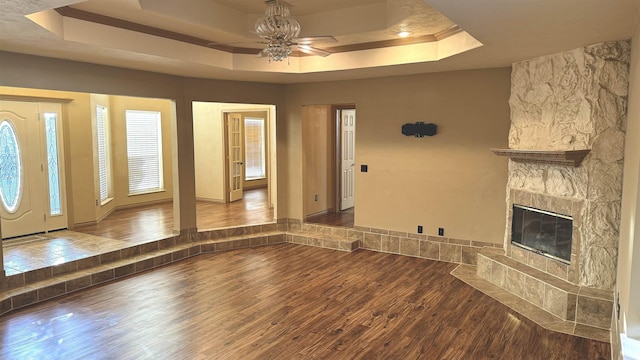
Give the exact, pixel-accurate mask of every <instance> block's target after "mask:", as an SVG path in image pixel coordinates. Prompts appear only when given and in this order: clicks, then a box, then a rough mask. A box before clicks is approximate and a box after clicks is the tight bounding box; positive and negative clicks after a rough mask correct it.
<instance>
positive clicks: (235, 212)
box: [74, 188, 274, 243]
mask: <svg viewBox="0 0 640 360" xmlns="http://www.w3.org/2000/svg"><path fill="white" fill-rule="evenodd" d="M273 221H274V220H273V208H270V207H269V204H268V201H267V189H266V188H260V189H252V190H245V192H244V197H243V199H242V200H240V201H236V202H232V203H226V204H225V203H214V202H204V201H198V202H197V203H196V224H197V226H198V229H199V230H210V229H215V228H221V227H228V226H241V225H254V224H263V223H269V222H273ZM74 231H77V232H81V233H85V234H91V235H96V236H101V237H106V238H112V239H118V240H124V241H129V242H135V243H140V242H147V241H152V240H158V239H162V238H166V237H169V236H172V235H173V204H172V203H171V202H166V203H161V204H153V205H147V206H140V207H135V208H130V209H123V210H117V211H115V212H114V213H112V214H111V215H109V216H108V217H107V218H105V219H104V220H102V221H100V222H99V223H98V224H96V225H85V226H78V227H76V228H75V229H74Z"/></svg>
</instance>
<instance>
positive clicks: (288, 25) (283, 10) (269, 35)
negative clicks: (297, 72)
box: [255, 0, 300, 61]
mask: <svg viewBox="0 0 640 360" xmlns="http://www.w3.org/2000/svg"><path fill="white" fill-rule="evenodd" d="M289 15H290V12H289V7H288V6H287V5H286V4H284V3H281V2H280V1H278V0H272V1H269V2H267V9H266V10H265V13H264V16H263V17H261V18H259V19H258V20H257V21H256V24H255V30H256V32H257V33H258V36H260V37H261V38H262V39H264V40H266V42H267V47H266V48H265V49H264V52H265V54H267V55H268V56H269V59H270V60H274V61H282V60H284V59H285V58H286V57H288V56H289V54H291V51H292V50H291V42H292V40H293V39H295V38H296V37H298V35H299V34H300V24H299V23H298V22H297V21H296V20H295V19H291V18H289Z"/></svg>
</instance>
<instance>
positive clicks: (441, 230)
mask: <svg viewBox="0 0 640 360" xmlns="http://www.w3.org/2000/svg"><path fill="white" fill-rule="evenodd" d="M438 236H444V228H438Z"/></svg>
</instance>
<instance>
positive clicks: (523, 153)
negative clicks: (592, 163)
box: [491, 148, 591, 167]
mask: <svg viewBox="0 0 640 360" xmlns="http://www.w3.org/2000/svg"><path fill="white" fill-rule="evenodd" d="M491 151H493V152H494V153H495V154H496V155H500V156H508V157H509V159H511V160H513V161H519V162H531V163H542V164H551V165H564V166H573V167H578V166H580V164H581V163H582V160H583V159H584V158H585V156H587V154H588V153H589V151H591V150H588V149H586V150H556V151H547V150H519V149H495V148H492V149H491Z"/></svg>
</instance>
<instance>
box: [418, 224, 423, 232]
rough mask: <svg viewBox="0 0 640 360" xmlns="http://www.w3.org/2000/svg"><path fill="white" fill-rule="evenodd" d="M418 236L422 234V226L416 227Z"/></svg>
mask: <svg viewBox="0 0 640 360" xmlns="http://www.w3.org/2000/svg"><path fill="white" fill-rule="evenodd" d="M418 234H422V225H418Z"/></svg>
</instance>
